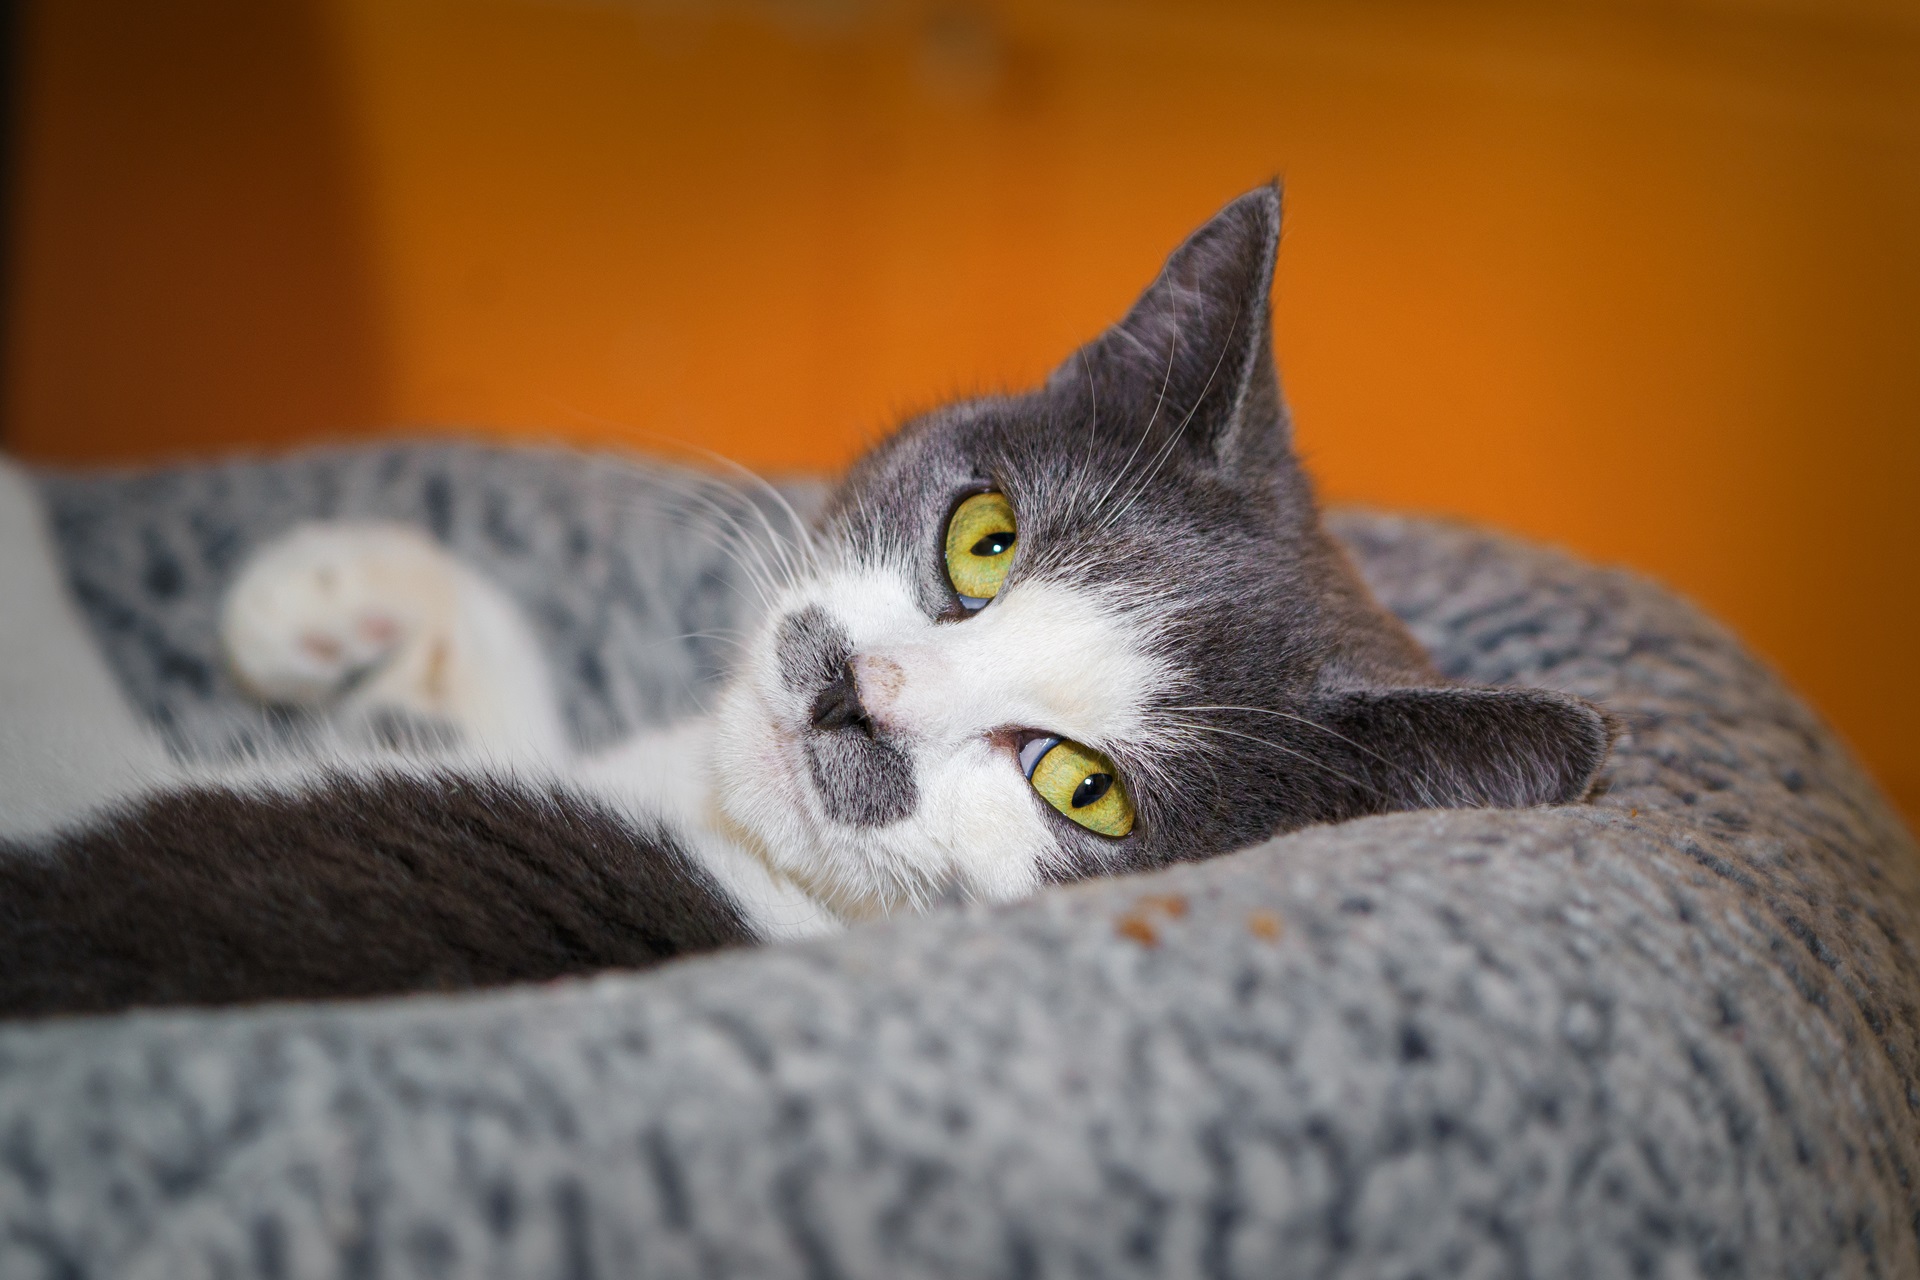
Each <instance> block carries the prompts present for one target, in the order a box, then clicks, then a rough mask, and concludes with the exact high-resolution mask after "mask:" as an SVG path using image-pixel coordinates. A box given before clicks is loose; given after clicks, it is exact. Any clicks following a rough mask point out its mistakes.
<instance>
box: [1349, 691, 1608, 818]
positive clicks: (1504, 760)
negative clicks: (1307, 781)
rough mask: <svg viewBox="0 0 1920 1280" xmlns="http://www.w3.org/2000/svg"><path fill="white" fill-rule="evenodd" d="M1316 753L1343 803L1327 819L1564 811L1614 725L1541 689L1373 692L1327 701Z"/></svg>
mask: <svg viewBox="0 0 1920 1280" xmlns="http://www.w3.org/2000/svg"><path fill="white" fill-rule="evenodd" d="M1312 718H1313V719H1314V720H1315V721H1316V722H1317V723H1318V724H1319V725H1321V726H1322V727H1323V729H1324V730H1325V732H1324V733H1321V734H1315V735H1314V737H1315V739H1316V741H1315V743H1314V746H1315V751H1314V754H1315V756H1316V757H1317V758H1319V759H1321V760H1322V761H1324V762H1325V763H1326V764H1327V765H1328V766H1329V767H1328V769H1327V771H1326V776H1325V777H1324V778H1323V779H1322V782H1323V785H1326V786H1328V787H1329V788H1330V789H1332V790H1334V791H1336V792H1339V793H1340V794H1341V800H1340V801H1339V802H1338V803H1336V804H1335V805H1334V806H1332V807H1333V808H1334V810H1335V811H1336V812H1335V813H1333V814H1330V815H1329V816H1350V815H1352V814H1358V813H1377V812H1384V811H1389V810H1399V809H1453V808H1468V807H1477V806H1483V805H1493V806H1504V807H1510V808H1520V807H1525V806H1529V805H1539V804H1571V803H1573V802H1574V801H1576V800H1579V799H1581V798H1582V797H1584V796H1585V795H1586V794H1587V793H1588V791H1589V790H1590V789H1591V788H1592V786H1593V782H1594V777H1595V775H1596V774H1597V773H1598V772H1599V770H1600V766H1601V765H1602V764H1603V763H1604V762H1605V761H1606V758H1607V750H1608V748H1609V747H1610V746H1611V745H1612V742H1613V730H1612V726H1611V725H1610V724H1609V723H1608V721H1607V719H1606V717H1605V716H1603V715H1602V714H1601V713H1600V712H1599V711H1598V710H1597V709H1595V708H1594V707H1593V706H1591V705H1590V704H1588V703H1586V702H1583V701H1581V700H1580V699H1578V698H1574V697H1570V696H1567V695H1565V694H1559V693H1551V692H1548V691H1546V690H1542V689H1483V688H1437V689H1379V690H1367V691H1361V692H1352V693H1337V694H1329V695H1326V696H1325V697H1323V698H1322V699H1321V700H1320V702H1319V703H1318V704H1317V705H1316V706H1315V707H1314V711H1313V717H1312Z"/></svg>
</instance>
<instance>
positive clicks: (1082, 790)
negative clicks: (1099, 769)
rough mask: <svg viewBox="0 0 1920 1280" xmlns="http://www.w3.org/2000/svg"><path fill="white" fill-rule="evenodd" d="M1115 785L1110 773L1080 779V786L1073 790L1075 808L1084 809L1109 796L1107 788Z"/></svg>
mask: <svg viewBox="0 0 1920 1280" xmlns="http://www.w3.org/2000/svg"><path fill="white" fill-rule="evenodd" d="M1112 785H1113V775H1112V774H1110V773H1090V774H1088V775H1087V776H1086V777H1084V778H1082V779H1080V785H1079V786H1077V787H1075V788H1074V789H1073V807H1074V808H1076V809H1084V808H1086V807H1087V806H1088V805H1090V804H1092V803H1093V802H1094V801H1095V800H1098V799H1099V798H1100V797H1101V796H1103V795H1105V794H1107V788H1109V787H1111V786H1112Z"/></svg>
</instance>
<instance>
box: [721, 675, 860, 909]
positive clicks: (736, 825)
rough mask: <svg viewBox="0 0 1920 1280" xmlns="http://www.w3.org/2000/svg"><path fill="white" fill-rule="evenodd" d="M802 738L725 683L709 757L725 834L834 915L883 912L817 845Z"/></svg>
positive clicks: (817, 809) (762, 703)
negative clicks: (724, 692)
mask: <svg viewBox="0 0 1920 1280" xmlns="http://www.w3.org/2000/svg"><path fill="white" fill-rule="evenodd" d="M805 737H806V729H805V728H804V727H802V726H800V725H797V724H793V725H789V724H786V723H784V722H783V721H782V718H781V716H780V715H779V713H778V711H777V710H775V709H774V708H773V707H771V706H769V705H768V704H767V702H766V700H765V698H764V697H763V696H762V694H761V693H760V691H759V690H757V689H755V688H754V687H753V683H752V681H751V680H748V679H742V680H736V681H734V682H733V683H732V684H731V685H730V686H729V688H728V690H727V692H726V694H725V696H724V697H723V698H722V699H721V702H720V707H719V714H718V716H717V725H716V733H715V735H714V755H713V764H714V793H713V794H714V800H715V802H716V806H717V808H718V810H719V816H720V819H721V821H722V823H723V824H725V826H726V827H727V828H728V830H727V832H726V834H727V835H728V836H729V837H730V838H732V839H733V840H734V841H735V842H737V843H739V844H741V845H743V846H745V847H746V848H747V849H749V850H750V851H751V852H752V853H754V854H755V855H756V856H758V857H759V858H761V859H762V860H763V861H764V862H766V864H767V865H768V867H769V868H770V869H771V870H772V871H774V872H775V873H776V874H778V875H780V876H783V877H785V878H786V879H788V880H791V881H792V882H794V883H795V884H797V885H799V886H800V888H801V889H802V890H804V891H805V892H806V893H807V895H808V896H809V897H811V898H813V899H814V900H815V901H817V902H819V903H821V904H822V905H823V906H825V907H827V908H828V909H829V910H831V911H832V912H833V913H834V914H835V915H837V916H840V917H841V918H843V919H847V920H863V919H870V918H873V917H877V916H883V915H886V914H888V908H889V904H888V903H887V901H886V900H885V898H884V897H883V896H881V895H879V894H876V893H874V892H873V889H872V886H870V885H866V884H862V883H860V882H859V881H860V879H861V877H857V876H849V875H848V874H846V872H845V871H844V870H842V869H840V868H838V867H836V866H835V865H834V863H833V860H832V859H831V858H830V856H829V855H828V854H826V853H825V852H824V851H823V849H822V848H821V841H820V838H819V835H820V831H821V829H822V826H823V824H825V822H826V818H825V815H824V814H823V813H822V812H821V807H822V806H821V803H820V798H819V796H818V795H817V793H816V792H815V790H814V786H813V783H812V780H811V778H810V777H809V770H808V767H807V760H806V746H805Z"/></svg>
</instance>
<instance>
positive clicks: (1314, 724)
mask: <svg viewBox="0 0 1920 1280" xmlns="http://www.w3.org/2000/svg"><path fill="white" fill-rule="evenodd" d="M1167 710H1169V711H1240V712H1245V713H1246V714H1248V715H1256V716H1272V717H1273V718H1275V719H1276V720H1291V721H1293V722H1294V723H1295V724H1303V725H1305V726H1307V727H1308V728H1309V729H1317V730H1319V731H1320V732H1321V733H1324V734H1326V735H1327V736H1328V737H1330V738H1338V739H1339V740H1340V741H1342V742H1344V743H1346V744H1347V745H1348V746H1350V747H1352V748H1353V749H1354V750H1356V751H1364V752H1366V754H1368V755H1370V756H1372V757H1373V758H1374V759H1375V760H1378V761H1379V762H1380V763H1381V764H1384V765H1386V766H1387V767H1388V768H1389V769H1398V770H1401V771H1402V772H1405V771H1406V770H1405V767H1404V766H1402V765H1401V764H1400V763H1399V762H1398V761H1395V760H1391V759H1389V758H1388V757H1386V756H1384V755H1381V754H1380V753H1379V752H1378V751H1375V750H1374V749H1373V748H1372V747H1369V746H1367V745H1366V744H1365V743H1363V742H1355V741H1354V740H1353V739H1352V738H1349V737H1348V736H1347V735H1346V734H1344V733H1341V732H1340V731H1339V730H1337V729H1334V728H1331V727H1330V726H1328V725H1324V724H1322V723H1320V721H1318V720H1314V719H1311V718H1310V717H1307V716H1301V715H1295V714H1293V713H1292V712H1290V711H1275V710H1273V709H1272V708H1270V707H1231V706H1183V707H1168V708H1167Z"/></svg>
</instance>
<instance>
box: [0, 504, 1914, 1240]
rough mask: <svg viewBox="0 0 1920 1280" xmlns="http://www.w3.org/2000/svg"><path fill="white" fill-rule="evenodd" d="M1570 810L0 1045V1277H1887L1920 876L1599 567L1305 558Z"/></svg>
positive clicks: (1734, 674)
mask: <svg viewBox="0 0 1920 1280" xmlns="http://www.w3.org/2000/svg"><path fill="white" fill-rule="evenodd" d="M1339 529H1340V532H1341V534H1342V536H1343V537H1344V538H1345V540H1346V541H1347V543H1348V544H1349V545H1350V546H1351V547H1352V548H1353V549H1354V550H1355V552H1356V553H1357V557H1358V559H1359V561H1360V563H1361V564H1362V566H1363V568H1364V571H1365V573H1366V574H1367V576H1368V578H1369V580H1370V581H1371V582H1372V583H1373V584H1374V586H1375V587H1376V589H1377V590H1378V591H1379V592H1380V593H1381V594H1382V596H1383V598H1385V599H1386V600H1387V601H1388V602H1389V603H1390V604H1391V605H1392V606H1393V607H1394V608H1395V609H1397V610H1398V611H1400V612H1401V613H1402V614H1403V615H1404V616H1405V617H1407V618H1408V619H1409V620H1410V622H1411V623H1412V625H1413V626H1414V628H1415V630H1416V632H1417V633H1418V634H1419V635H1420V637H1421V638H1422V639H1423V640H1424V641H1425V642H1426V643H1428V644H1429V645H1430V646H1431V647H1432V648H1433V649H1434V650H1435V652H1436V653H1437V655H1438V657H1439V660H1440V661H1441V663H1442V665H1443V666H1444V667H1445V668H1446V669H1447V670H1449V671H1451V672H1453V673H1455V674H1458V675H1461V676H1468V677H1472V678H1475V679H1484V680H1515V681H1525V682H1532V683H1540V684H1546V685H1551V686H1554V687H1559V688H1563V689H1569V690H1572V691H1574V692H1578V693H1582V694H1585V695H1587V696H1590V697H1595V698H1598V699H1601V700H1603V701H1604V702H1606V704H1607V705H1608V706H1610V707H1611V708H1612V709H1613V710H1614V711H1615V712H1616V713H1618V714H1619V715H1620V716H1621V717H1622V718H1623V719H1624V720H1625V722H1626V723H1627V725H1628V734H1627V736H1626V737H1625V738H1624V739H1623V741H1622V743H1621V744H1620V748H1619V751H1618V755H1617V759H1616V761H1615V763H1614V765H1613V767H1612V768H1611V770H1610V774H1609V790H1608V791H1607V792H1606V794H1605V795H1604V796H1603V797H1601V799H1600V800H1599V801H1598V802H1597V803H1595V804H1593V805H1590V806H1582V807H1576V808H1564V809H1546V810H1535V811H1529V812H1524V813H1495V812H1452V813H1437V814H1402V815H1394V816H1390V817H1383V818H1372V819H1367V820H1364V821H1360V822H1355V823H1350V824H1346V825H1343V826H1339V827H1332V828H1321V829H1317V830H1311V831H1306V832H1302V833H1298V834H1296V835H1293V836H1289V837H1286V838H1282V839H1279V840H1276V841H1273V842H1271V843H1269V844H1267V845H1264V846H1262V847H1260V848H1258V849H1254V850H1250V851H1247V852H1245V853H1241V854H1238V855H1234V856H1231V857H1227V858H1222V859H1218V860H1215V861H1213V862H1209V863H1205V864H1200V865H1194V866H1188V867H1182V868H1178V869H1175V870H1173V871H1171V872H1165V873H1160V874H1156V875H1153V876H1149V877H1141V878H1135V879H1125V880H1109V881H1103V882H1095V883H1091V884H1087V885H1083V886H1079V887H1075V888H1072V889H1067V890H1063V891H1055V892H1050V893H1046V894H1043V895H1041V896H1040V897H1039V898H1036V899H1034V900H1032V901H1030V902H1027V903H1023V904H1019V905H1016V906H1012V907H1006V908H998V909H991V910H988V909H968V910H949V911H942V912H938V913H936V914H934V915H932V916H929V917H923V918H920V919H914V920H903V921H898V922H894V923H889V924H885V925H879V926H872V927H866V928H862V929H858V930H856V931H854V932H853V933H851V934H849V935H847V936H845V937H842V938H837V939H832V940H828V941H824V942H817V943H809V944H804V945H797V946H788V947H781V948H774V949H768V950H764V951H760V952H754V953H740V954H734V955H727V956H720V957H714V958H710V959H704V960H699V961H694V962H690V963H685V964H681V965H676V966H671V967H669V968H667V969H665V970H661V971H656V972H654V973H652V974H650V975H646V976H641V977H625V976H616V977H608V978H603V979H599V980H597V981H593V982H587V983H569V984H561V985H558V986H555V987H551V988H544V989H538V990H523V991H512V992H506V993H497V994H492V995H486V996H480V997H473V998H463V999H455V1000H446V999H431V1000H428V999H418V1000H406V1001H389V1002H378V1003H372V1004H366V1005H360V1006H342V1007H333V1008H325V1007H285V1008H277V1009H267V1010H256V1011H251V1012H232V1013H223V1014H212V1015H183V1014H145V1015H137V1016H131V1017H123V1018H115V1019H101V1020H94V1021H80V1022H73V1023H68V1024H64V1025H61V1024H49V1025H41V1026H20V1027H13V1028H7V1029H4V1030H0V1276H6V1277H13V1276H39V1275H50V1276H51V1275H60V1276H79V1275H137V1276H155V1277H161V1276H166V1277H173V1276H201V1275H206V1276H261V1277H267V1276H285V1275H300V1276H308V1275H312V1276H340V1275H353V1276H394V1277H400V1276H450V1275H479V1276H566V1277H586V1276H615V1275H646V1276H733V1275H740V1276H806V1277H832V1276H876V1277H878V1276H890V1277H891V1276H1008V1277H1026V1276H1075V1277H1092V1276H1099V1277H1109V1276H1112V1277H1123V1276H1263V1277H1264V1276H1286V1277H1291V1276H1351V1277H1408V1278H1411V1277H1416V1276H1419V1277H1442V1276H1461V1277H1467V1276H1472V1277H1483V1276H1484V1277H1494V1276H1541V1277H1563V1276H1565V1277H1582V1276H1594V1277H1602V1276H1604V1277H1612V1276H1622V1277H1625V1276H1658V1277H1694V1276H1703V1277H1704V1276H1890V1277H1891V1276H1914V1275H1920V1188H1916V1186H1915V1175H1916V1174H1920V1141H1917V1139H1920V1120H1917V1118H1916V1109H1917V1108H1920V1088H1916V1085H1917V1084H1920V1073H1917V1072H1916V1061H1917V1059H1920V1026H1917V1019H1916V997H1917V996H1920V861H1916V852H1915V849H1914V846H1913V843H1912V841H1911V838H1910V837H1909V836H1908V835H1907V833H1906V832H1905V831H1904V830H1903V829H1902V828H1901V827H1900V826H1899V824H1898V823H1897V821H1896V820H1895V819H1894V818H1893V817H1892V816H1891V815H1890V813H1889V812H1888V810H1887V809H1886V807H1885V806H1884V804H1883V802H1882V801H1881V800H1880V798H1879V797H1878V796H1877V795H1876V794H1875V793H1874V791H1873V789H1872V787H1871V785H1870V784H1869V783H1868V782H1866V781H1865V780H1864V778H1863V777H1862V775H1861V774H1860V772H1859V771H1858V769H1857V768H1856V767H1855V766H1854V765H1853V764H1852V762H1851V761H1850V760H1849V759H1848V758H1847V756H1846V754H1845V753H1844V752H1843V751H1842V750H1841V749H1840V748H1839V746H1838V745H1837V744H1836V742H1835V740H1834V739H1833V737H1832V736H1831V735H1830V734H1829V733H1828V731H1827V730H1825V729H1824V728H1823V727H1822V726H1821V725H1820V724H1819V722H1818V721H1817V720H1816V719H1815V718H1814V717H1813V716H1812V715H1811V714H1810V713H1809V712H1808V711H1807V710H1806V709H1805V708H1804V707H1803V706H1801V705H1800V704H1799V703H1798V702H1796V701H1795V700H1794V699H1793V698H1792V697H1791V696H1790V695H1788V694H1787V693H1786V692H1784V691H1783V690H1782V689H1781V687H1780V686H1779V684H1778V683H1777V682H1776V681H1775V680H1774V679H1773V678H1772V677H1771V676H1770V675H1769V674H1768V673H1767V672H1765V671H1764V670H1763V669H1761V668H1760V667H1758V666H1757V665H1756V664H1755V663H1753V662H1752V661H1751V660H1750V659H1749V658H1747V657H1746V656H1744V655H1743V654H1742V653H1741V651H1740V649H1739V647H1738V646H1737V645H1736V644H1735V642H1734V641H1733V640H1731V639H1730V638H1729V637H1728V636H1727V635H1726V634H1725V633H1724V632H1722V631H1721V630H1719V629H1718V628H1717V627H1715V626H1713V625H1712V624H1711V623H1709V622H1706V621H1705V620H1703V619H1702V618H1701V617H1700V616H1699V615H1698V614H1697V613H1696V612H1695V611H1694V610H1692V609H1691V608H1689V607H1687V606H1686V605H1684V604H1682V603H1679V602H1677V601H1675V600H1673V599H1672V598H1671V597H1669V596H1667V595H1665V594H1664V593H1662V592H1660V591H1658V590H1657V589H1655V588H1653V587H1650V586H1648V585H1647V584H1645V583H1644V582H1641V581H1639V580H1637V579H1634V578H1632V577H1630V576H1627V575H1624V574H1618V573H1611V572H1605V571H1600V570H1595V569H1592V568H1589V567H1585V566H1582V565H1580V564H1577V563H1575V562H1572V561H1570V560H1567V559H1565V558H1563V557H1560V556H1557V555H1554V554H1552V553H1548V552H1544V551H1540V550H1537V549H1533V548H1529V547H1525V546H1522V545H1518V544H1515V543H1512V542H1508V541H1503V540H1500V539H1497V538H1494V537H1490V536H1487V535H1484V534H1480V533H1477V532H1473V531H1470V530H1464V529H1459V528H1453V527H1448V526H1441V525H1435V524H1431V523H1423V522H1418V521H1411V520H1399V519H1393V518H1386V517H1377V516H1348V517H1344V518H1342V519H1341V520H1340V522H1339Z"/></svg>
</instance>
